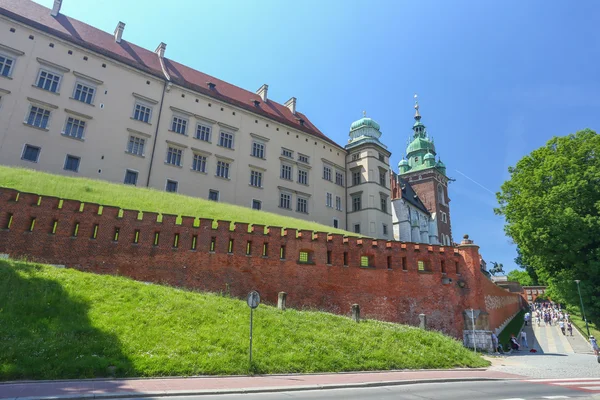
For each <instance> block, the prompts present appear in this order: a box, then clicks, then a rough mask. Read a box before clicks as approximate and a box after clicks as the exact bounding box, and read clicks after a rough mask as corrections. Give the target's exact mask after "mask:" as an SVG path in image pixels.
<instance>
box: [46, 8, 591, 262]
mask: <svg viewBox="0 0 600 400" xmlns="http://www.w3.org/2000/svg"><path fill="white" fill-rule="evenodd" d="M39 2H40V3H41V4H44V5H45V6H47V7H51V6H52V3H53V1H52V0H40V1H39ZM62 12H63V13H64V14H66V15H69V16H71V17H74V18H77V19H80V20H82V21H84V22H86V23H88V24H91V25H94V26H96V27H98V28H100V29H103V30H105V31H108V32H111V33H112V32H113V31H114V28H115V26H116V24H117V22H118V21H119V20H122V21H123V22H125V23H126V28H125V33H124V35H123V37H124V38H125V39H126V40H128V41H131V42H134V43H136V44H138V45H140V46H143V47H146V48H148V49H151V50H154V49H155V48H156V46H157V45H158V43H160V42H161V41H162V42H165V43H167V51H166V55H167V57H169V58H171V59H174V60H177V61H179V62H182V63H184V64H187V65H190V66H192V67H194V68H196V69H198V70H201V71H203V72H205V73H208V74H211V75H213V76H216V77H218V78H220V79H223V80H226V81H228V82H231V83H233V84H235V85H238V86H240V87H243V88H245V89H248V90H252V91H254V90H256V89H258V88H259V87H260V86H261V85H262V84H263V83H267V84H268V85H269V98H271V99H273V100H275V101H278V102H280V103H283V102H285V101H286V100H287V99H289V98H290V97H291V96H295V97H297V98H298V110H299V111H301V112H303V113H305V114H306V115H307V116H308V117H309V118H310V119H311V121H312V122H313V123H314V124H316V125H317V127H319V129H320V130H321V131H323V132H324V133H325V134H326V135H328V136H329V137H331V138H332V139H334V140H335V141H336V142H338V143H340V144H342V145H343V144H344V143H345V142H346V141H347V135H348V129H349V127H350V124H351V123H352V122H353V121H355V120H357V119H359V118H360V117H361V116H362V111H363V110H366V111H367V115H368V116H370V117H371V118H373V119H375V120H376V121H377V122H379V124H380V125H381V130H382V132H383V136H382V141H383V142H384V143H385V144H386V145H387V146H388V148H389V149H390V150H391V151H392V153H393V154H392V158H391V160H392V165H393V168H394V170H397V163H398V161H399V160H400V159H401V158H402V155H403V154H404V150H405V148H406V141H407V138H408V137H409V135H410V134H411V133H412V131H411V126H412V123H413V119H412V116H413V112H414V110H413V108H412V107H413V94H414V93H415V92H416V93H418V94H419V99H420V101H419V102H420V105H421V114H422V115H423V120H422V121H423V122H424V124H425V125H426V126H427V129H428V132H429V135H430V136H433V137H434V139H435V144H436V149H437V152H438V154H439V155H440V156H441V157H442V160H443V161H444V163H445V164H446V166H447V168H448V170H447V171H448V175H449V176H450V177H452V178H455V179H456V181H455V182H453V183H452V184H451V185H450V189H449V190H450V191H449V195H450V198H451V203H450V207H451V217H452V228H453V229H452V230H453V236H454V240H457V241H459V240H460V238H461V237H462V235H463V234H465V233H468V234H469V235H470V236H471V238H472V239H473V240H475V242H476V243H477V244H479V245H480V246H481V252H482V254H483V256H484V258H485V259H486V260H487V261H498V262H501V263H503V264H504V266H505V269H506V270H507V271H508V270H510V269H513V268H515V264H514V257H515V255H516V253H515V246H514V245H512V244H511V243H510V240H509V239H508V238H507V237H505V236H504V232H503V224H504V221H503V219H502V218H501V217H497V216H495V215H494V213H493V207H494V206H496V200H495V195H494V194H493V193H494V192H496V191H498V190H499V188H500V185H501V184H502V182H503V181H504V180H506V179H507V178H508V172H507V167H508V166H510V165H514V164H515V163H516V162H517V161H518V160H519V159H520V158H521V157H522V156H524V155H526V154H528V153H529V152H530V151H532V150H533V149H535V148H538V147H540V146H542V145H543V144H544V143H545V142H546V141H547V140H548V139H550V138H551V137H552V136H557V135H558V136H562V135H566V134H568V133H572V132H575V131H577V130H579V129H583V128H592V129H594V128H596V127H597V126H598V125H599V122H600V112H598V109H599V107H600V96H598V93H600V74H599V73H598V64H599V61H600V36H598V34H597V32H595V29H596V26H597V19H596V17H597V15H598V13H599V12H600V3H598V2H595V1H577V2H576V4H575V3H573V2H559V1H522V0H521V1H512V0H511V1H506V0H505V1H475V0H453V1H446V0H438V1H427V0H424V1H400V0H399V1H394V0H388V1H380V0H369V1H356V0H344V1H342V0H320V1H319V0H303V1H297V2H290V1H284V0H262V1H247V0H214V1H208V0H205V1H198V0H170V1H168V2H166V1H159V0H146V1H144V2H142V3H140V2H139V1H135V2H134V1H123V0H120V1H117V0H86V1H82V0H64V1H63V6H62Z"/></svg>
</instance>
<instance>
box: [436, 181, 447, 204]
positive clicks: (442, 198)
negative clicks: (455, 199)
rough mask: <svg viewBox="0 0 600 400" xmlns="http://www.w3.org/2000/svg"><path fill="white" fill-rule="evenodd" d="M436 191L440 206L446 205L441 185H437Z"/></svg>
mask: <svg viewBox="0 0 600 400" xmlns="http://www.w3.org/2000/svg"><path fill="white" fill-rule="evenodd" d="M437 191H438V201H439V202H440V203H442V204H446V202H445V201H444V188H443V187H442V185H438V187H437Z"/></svg>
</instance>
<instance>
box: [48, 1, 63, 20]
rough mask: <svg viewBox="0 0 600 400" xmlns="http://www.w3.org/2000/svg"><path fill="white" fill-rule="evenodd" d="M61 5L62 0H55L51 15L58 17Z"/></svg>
mask: <svg viewBox="0 0 600 400" xmlns="http://www.w3.org/2000/svg"><path fill="white" fill-rule="evenodd" d="M60 6H62V0H54V5H53V6H52V11H51V12H50V15H52V16H53V17H57V16H58V13H60Z"/></svg>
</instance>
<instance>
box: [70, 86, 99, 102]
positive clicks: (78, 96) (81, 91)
mask: <svg viewBox="0 0 600 400" xmlns="http://www.w3.org/2000/svg"><path fill="white" fill-rule="evenodd" d="M95 93H96V88H95V87H93V86H90V85H86V84H84V83H81V82H77V83H76V84H75V90H74V91H73V98H74V99H75V100H77V101H81V102H83V103H87V104H92V102H93V101H94V94H95Z"/></svg>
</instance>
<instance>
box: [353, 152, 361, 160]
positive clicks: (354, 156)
mask: <svg viewBox="0 0 600 400" xmlns="http://www.w3.org/2000/svg"><path fill="white" fill-rule="evenodd" d="M351 158H352V161H356V160H358V159H359V158H360V153H354V154H352V156H351Z"/></svg>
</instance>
